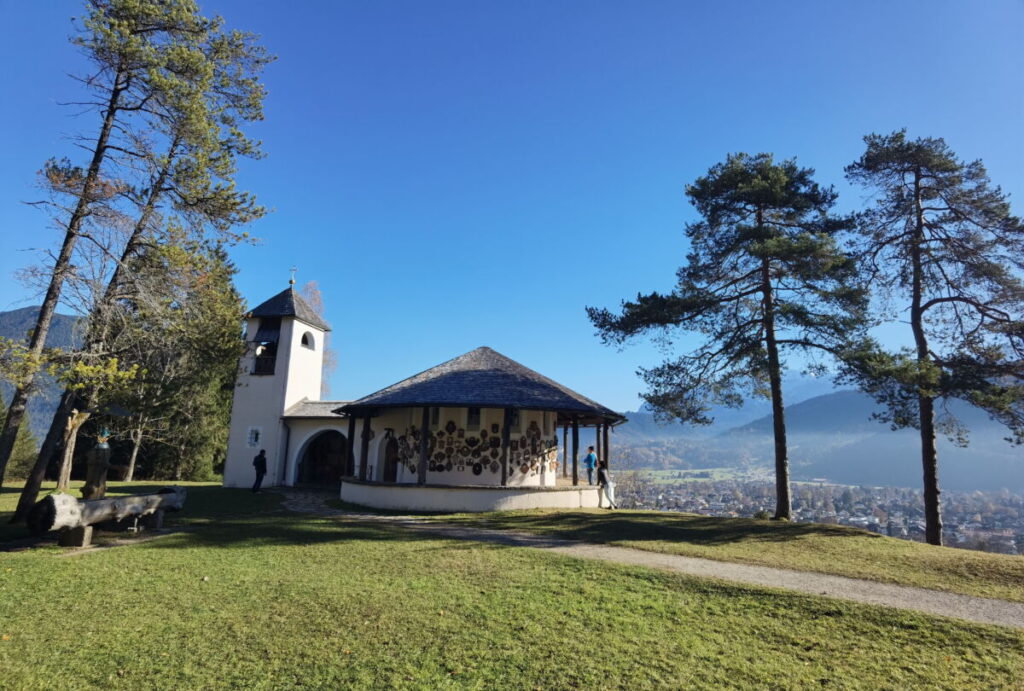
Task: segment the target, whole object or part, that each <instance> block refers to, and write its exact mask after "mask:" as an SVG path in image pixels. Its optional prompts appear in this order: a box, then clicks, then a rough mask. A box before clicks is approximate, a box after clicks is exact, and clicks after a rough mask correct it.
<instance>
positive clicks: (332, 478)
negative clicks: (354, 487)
mask: <svg viewBox="0 0 1024 691" xmlns="http://www.w3.org/2000/svg"><path fill="white" fill-rule="evenodd" d="M348 466H349V463H348V444H347V443H346V442H345V435H343V434H342V433H341V432H336V431H334V430H328V431H326V432H321V433H320V434H318V435H316V436H315V437H313V439H311V440H310V441H309V443H307V444H306V450H305V451H303V452H302V459H301V460H300V461H299V472H298V475H297V477H296V478H295V482H296V484H299V485H321V486H328V487H337V486H338V485H339V484H340V483H341V476H342V474H343V473H345V472H346V470H347V469H348Z"/></svg>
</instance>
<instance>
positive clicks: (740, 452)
mask: <svg viewBox="0 0 1024 691" xmlns="http://www.w3.org/2000/svg"><path fill="white" fill-rule="evenodd" d="M793 398H796V396H793ZM767 407H768V404H767V403H766V402H758V403H756V404H755V405H753V406H749V405H748V406H744V407H743V408H740V409H738V410H734V411H730V413H729V415H730V416H731V417H730V416H718V417H716V422H715V424H714V425H711V426H709V427H706V428H702V429H695V428H693V427H687V426H682V425H678V424H677V425H669V426H659V425H657V423H655V422H654V421H653V416H652V414H651V413H649V412H646V411H639V412H634V413H627V414H626V415H627V417H629V420H630V421H629V422H628V423H626V424H625V425H623V426H622V427H620V428H617V429H616V441H617V443H618V444H619V446H620V449H621V450H623V451H625V452H626V453H628V454H632V455H633V456H636V457H638V458H636V459H634V460H640V461H641V462H640V463H633V464H632V465H633V466H634V467H642V466H643V465H644V463H643V460H644V459H645V458H646V457H647V455H648V454H647V453H645V452H646V451H653V452H654V453H656V454H658V457H660V458H665V457H673V458H674V460H675V462H674V463H671V464H666V463H657V462H654V463H651V465H653V466H654V467H661V468H666V467H680V468H686V467H690V468H699V467H713V466H716V465H720V466H769V467H770V466H772V465H773V463H774V437H773V432H772V416H771V414H770V412H769V413H767V414H763V415H757V416H752V417H753V419H750V420H749V421H743V422H741V423H740V424H731V423H732V422H733V421H734V420H735V419H736V418H742V417H743V416H744V415H745V414H750V413H754V412H757V413H761V412H763V411H764V410H765V409H766V408H767ZM880 410H881V409H880V407H879V406H878V404H877V403H876V402H875V401H874V400H873V399H871V398H870V397H869V396H867V395H865V394H863V393H861V392H859V391H832V392H829V393H825V394H822V395H816V396H811V397H810V398H807V399H805V400H802V401H799V402H796V403H793V404H792V405H789V406H786V432H787V440H788V445H789V458H790V466H791V474H792V477H793V479H794V480H813V479H825V480H827V481H829V482H834V483H838V484H855V485H877V486H895V487H917V486H919V485H920V484H921V460H920V453H921V452H920V437H919V436H918V433H917V431H916V430H913V429H904V430H895V431H894V430H892V429H890V427H889V426H888V425H887V424H885V423H881V422H879V421H878V420H876V419H874V418H873V417H872V416H873V415H874V414H875V413H878V412H880ZM948 411H949V412H950V413H952V414H953V415H955V416H956V417H957V418H958V419H959V420H960V422H961V423H962V424H963V425H964V426H965V427H966V429H967V430H968V440H969V444H968V446H966V447H960V446H957V445H956V444H954V443H953V442H951V441H949V440H948V439H946V438H945V437H940V439H939V441H938V450H939V479H940V483H941V485H942V486H943V487H945V488H947V489H956V490H967V491H971V490H998V489H1002V488H1007V489H1011V490H1014V491H1020V490H1021V489H1022V488H1024V449H1022V448H1021V447H1017V446H1012V445H1011V444H1009V443H1008V442H1007V441H1006V440H1005V438H1006V437H1007V436H1009V435H1008V431H1007V430H1006V428H1005V427H1003V426H1002V425H1000V424H999V423H997V422H995V421H993V420H991V419H990V418H989V417H988V416H987V415H986V414H985V413H984V412H982V411H981V410H978V409H977V408H974V407H972V406H969V405H967V404H966V403H962V402H960V401H950V402H949V403H948ZM713 412H718V411H713Z"/></svg>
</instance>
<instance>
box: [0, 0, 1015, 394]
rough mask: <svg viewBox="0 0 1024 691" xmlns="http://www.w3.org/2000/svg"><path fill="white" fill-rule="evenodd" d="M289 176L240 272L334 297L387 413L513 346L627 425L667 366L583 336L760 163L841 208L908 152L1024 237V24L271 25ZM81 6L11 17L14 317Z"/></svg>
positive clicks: (778, 9) (590, 13)
mask: <svg viewBox="0 0 1024 691" xmlns="http://www.w3.org/2000/svg"><path fill="white" fill-rule="evenodd" d="M201 4H202V6H203V8H204V11H206V12H207V13H209V14H214V13H216V14H221V15H223V16H224V17H225V19H226V20H227V22H228V24H229V26H232V27H237V28H241V29H246V30H250V31H254V32H256V33H258V34H260V35H262V37H263V43H264V44H265V45H266V46H267V47H268V48H269V49H270V50H271V51H272V52H273V53H275V54H276V55H278V56H279V60H278V61H277V62H276V63H275V64H274V65H272V66H271V67H270V69H269V70H268V71H267V73H266V80H265V81H266V83H267V85H268V87H269V91H270V94H269V97H268V99H267V102H266V116H267V117H266V121H265V122H263V123H259V125H258V126H256V127H254V128H252V132H253V134H254V135H255V136H257V137H259V138H261V139H262V140H263V141H264V148H265V151H266V153H267V157H266V158H265V159H264V160H262V161H258V162H254V163H247V164H246V165H244V166H243V168H242V170H241V172H240V175H239V183H240V185H241V186H242V187H244V188H246V189H250V190H252V191H254V192H256V193H257V195H258V196H259V198H260V200H261V201H262V202H263V203H265V204H267V205H269V206H271V207H273V208H274V213H273V214H272V215H271V216H269V217H267V218H266V219H264V220H262V221H260V222H259V223H257V224H255V225H254V226H253V227H252V228H251V229H250V230H251V232H252V233H253V234H254V235H256V236H258V237H259V238H261V244H259V245H257V246H254V247H240V248H237V249H235V250H234V251H233V253H232V257H233V259H234V261H235V262H236V263H237V265H238V268H239V275H238V281H237V282H238V286H239V288H240V290H241V291H242V293H243V294H244V295H245V296H246V297H247V299H248V300H249V303H250V305H255V304H257V303H259V302H260V301H262V300H263V299H265V298H267V297H269V296H270V295H272V294H274V293H276V292H278V291H279V290H281V289H282V288H284V287H285V286H286V285H287V280H288V269H289V268H290V267H291V266H292V265H295V266H297V267H298V269H299V272H298V281H299V283H300V284H301V283H303V282H305V281H308V280H316V281H317V282H318V283H319V285H320V287H321V289H322V290H323V293H324V297H325V301H326V307H327V318H328V321H329V322H330V323H331V324H332V326H333V327H334V334H333V336H334V345H335V347H336V349H337V350H338V352H339V360H340V366H339V369H338V372H337V373H336V374H335V376H334V379H333V387H332V388H333V390H332V398H337V399H347V398H351V397H357V396H362V395H365V394H366V393H369V392H371V391H373V390H376V389H377V388H380V387H382V386H385V385H387V384H390V383H392V382H394V381H396V380H398V379H401V378H403V377H405V376H407V375H410V374H413V373H415V372H417V371H420V370H422V369H424V368H426V367H430V366H432V365H434V364H437V363H439V362H441V361H443V360H446V359H448V358H451V357H454V356H455V355H458V354H461V353H462V352H465V351H468V350H470V349H472V348H475V347H477V346H479V345H489V346H491V347H493V348H495V349H497V350H498V351H500V352H503V353H505V354H506V355H509V356H510V357H512V358H514V359H517V360H519V361H521V362H523V363H524V364H526V365H527V366H529V367H532V368H534V369H536V370H538V371H540V372H542V373H544V374H547V375H548V376H551V377H553V378H555V379H557V380H559V381H561V382H563V383H565V384H567V385H569V386H571V387H573V388H575V389H576V390H578V391H580V392H582V393H585V394H587V395H589V396H591V397H593V398H595V399H597V400H599V401H601V402H603V403H605V404H607V405H610V406H612V407H614V408H618V409H634V408H635V407H636V406H637V398H636V393H637V392H638V391H639V390H640V389H641V388H642V384H641V383H640V382H639V380H638V379H637V378H636V376H635V374H634V372H635V370H636V368H637V366H638V365H644V364H647V365H653V364H656V363H657V362H658V361H659V359H660V357H661V356H660V355H659V353H658V352H657V351H656V350H655V349H654V348H653V347H651V346H649V345H644V344H639V345H637V346H634V347H630V348H628V349H627V350H625V351H624V352H617V351H616V350H615V349H612V348H607V347H605V346H602V345H601V344H600V342H599V341H598V339H597V338H596V337H595V336H594V334H593V328H592V327H591V326H590V324H589V322H588V321H587V319H586V316H585V314H584V307H585V306H587V305H598V306H614V305H617V304H618V302H619V301H620V300H621V299H622V298H625V297H630V296H633V295H635V294H636V293H637V292H639V291H649V290H652V289H668V288H670V287H671V285H672V282H673V278H674V271H675V269H676V268H677V267H678V266H679V265H680V264H681V263H682V261H683V258H684V253H685V250H686V243H685V238H684V237H683V227H684V224H685V223H686V222H687V221H690V220H693V219H694V217H695V215H694V212H693V210H692V209H691V208H690V207H689V206H688V204H687V203H686V199H685V197H684V194H683V190H684V187H685V185H686V184H687V183H688V182H690V181H692V180H693V179H694V178H695V177H697V176H698V175H700V174H702V173H703V172H705V171H706V170H707V168H708V167H709V166H711V165H713V164H715V163H716V162H718V161H720V160H722V159H723V158H724V157H725V155H726V154H727V153H730V152H736V151H748V152H759V151H770V152H774V153H775V154H776V155H777V156H778V157H783V158H788V157H792V156H795V157H797V159H798V161H799V162H800V163H801V164H802V165H805V166H809V167H813V168H816V169H817V171H818V176H817V177H818V180H819V181H821V182H824V183H827V184H834V185H836V187H837V188H838V189H839V190H840V193H841V196H840V205H841V206H842V208H844V209H849V210H852V209H854V208H857V207H858V206H859V205H860V204H861V197H862V195H861V193H860V192H859V191H858V190H854V189H850V188H849V187H848V186H847V185H846V184H845V183H844V181H843V178H842V168H843V166H844V165H846V164H848V163H849V162H850V161H852V160H853V159H855V158H856V157H857V156H858V155H859V153H860V151H861V148H862V142H861V137H862V136H863V135H865V134H867V133H869V132H889V131H892V130H894V129H898V128H901V127H907V128H908V129H909V132H910V134H911V135H913V136H941V137H945V138H946V140H947V142H949V144H950V145H951V146H952V147H953V149H954V150H955V151H957V152H958V153H959V154H960V155H961V156H962V157H964V158H969V159H973V158H981V159H983V160H984V161H985V163H986V165H987V166H988V168H989V171H990V174H991V176H992V178H993V179H994V180H995V181H996V182H997V183H998V184H1000V185H1002V187H1003V188H1004V189H1005V190H1006V191H1008V192H1010V193H1011V195H1012V199H1013V200H1014V201H1015V202H1016V204H1015V209H1016V211H1017V213H1018V214H1020V213H1024V209H1022V208H1021V206H1020V204H1021V199H1022V198H1024V168H1022V165H1021V161H1022V160H1024V131H1022V127H1021V124H1022V123H1024V88H1022V87H1024V51H1022V50H1021V48H1020V47H1019V43H1020V35H1021V30H1022V29H1024V3H1021V2H1019V1H1010V0H987V1H986V2H974V3H963V2H942V1H940V2H935V1H929V2H909V1H907V2H898V3H894V2H862V1H858V2H853V1H850V2H820V1H816V2H784V3H783V2H773V3H768V2H754V1H750V2H705V3H700V4H698V3H692V2H691V3H687V2H631V3H626V2H597V1H583V0H580V1H577V2H570V1H567V0H542V1H528V0H524V1H516V2H502V3H499V2H479V1H476V0H460V1H452V0H444V1H434V2H424V1H422V0H417V1H410V2H391V1H383V0H382V1H379V2H326V1H323V2H294V3H280V2H248V1H242V0H237V1H232V0H207V1H204V2H202V3H201ZM80 13H81V7H80V5H79V4H78V3H75V2H50V1H47V2H33V3H25V2H15V1H14V0H0V17H2V19H3V20H4V24H5V26H7V27H8V32H7V33H6V36H5V40H4V41H3V42H2V43H0V60H2V64H4V65H5V70H4V73H5V89H4V107H3V108H0V127H2V129H3V131H4V132H6V133H7V134H8V137H7V141H6V142H5V147H4V156H3V159H2V161H3V163H2V165H0V275H2V276H3V279H4V280H3V281H2V282H0V309H11V308H16V307H22V306H25V305H27V304H32V303H33V302H34V301H35V300H36V299H37V298H36V297H35V296H33V295H32V294H31V292H30V291H28V290H27V289H26V288H24V287H23V286H22V285H20V284H19V283H18V282H17V281H16V280H15V279H14V276H13V275H14V272H15V271H16V270H17V269H18V268H19V267H22V266H25V265H27V264H30V263H32V262H34V261H36V260H37V258H38V250H40V249H45V248H52V247H54V246H55V245H56V243H57V242H58V237H57V235H56V233H55V232H54V231H53V230H52V229H50V228H48V226H47V222H46V219H45V218H44V217H43V216H42V215H41V214H40V213H39V212H37V211H35V210H33V209H31V208H29V207H27V206H25V205H24V204H22V203H21V202H23V201H25V200H31V199H36V198H38V196H39V193H38V191H37V190H35V189H34V188H33V184H34V172H35V171H36V170H38V169H39V167H40V165H41V164H42V162H43V161H45V160H46V159H47V158H48V157H50V156H54V155H72V156H77V155H78V154H76V153H75V152H74V151H73V149H72V148H71V146H70V144H69V142H68V140H67V135H69V134H74V133H77V132H92V131H93V130H94V129H95V118H94V117H90V116H85V117H79V118H76V117H73V113H74V111H73V110H71V109H68V108H62V107H60V106H59V105H57V103H58V102H59V101H66V100H75V96H76V95H77V94H78V92H77V90H76V84H75V83H74V82H73V81H72V80H70V79H69V78H68V77H67V76H66V75H67V73H69V72H79V71H81V69H82V67H83V63H82V60H81V58H80V56H78V55H77V54H76V52H75V51H74V49H73V48H72V47H71V46H69V45H68V44H67V37H68V36H69V35H70V33H71V30H72V29H71V24H70V22H69V19H70V17H71V16H74V15H76V14H80Z"/></svg>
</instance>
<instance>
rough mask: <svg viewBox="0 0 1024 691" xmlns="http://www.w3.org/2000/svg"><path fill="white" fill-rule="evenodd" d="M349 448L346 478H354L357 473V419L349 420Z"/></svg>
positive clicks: (346, 459) (347, 450)
mask: <svg viewBox="0 0 1024 691" xmlns="http://www.w3.org/2000/svg"><path fill="white" fill-rule="evenodd" d="M346 441H348V448H347V449H346V452H347V453H346V454H345V473H344V474H345V476H346V477H352V476H353V475H355V473H356V418H355V416H354V415H353V416H350V417H349V419H348V439H347V440H346Z"/></svg>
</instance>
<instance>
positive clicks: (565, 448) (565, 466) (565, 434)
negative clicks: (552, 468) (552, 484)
mask: <svg viewBox="0 0 1024 691" xmlns="http://www.w3.org/2000/svg"><path fill="white" fill-rule="evenodd" d="M562 477H569V425H562Z"/></svg>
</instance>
